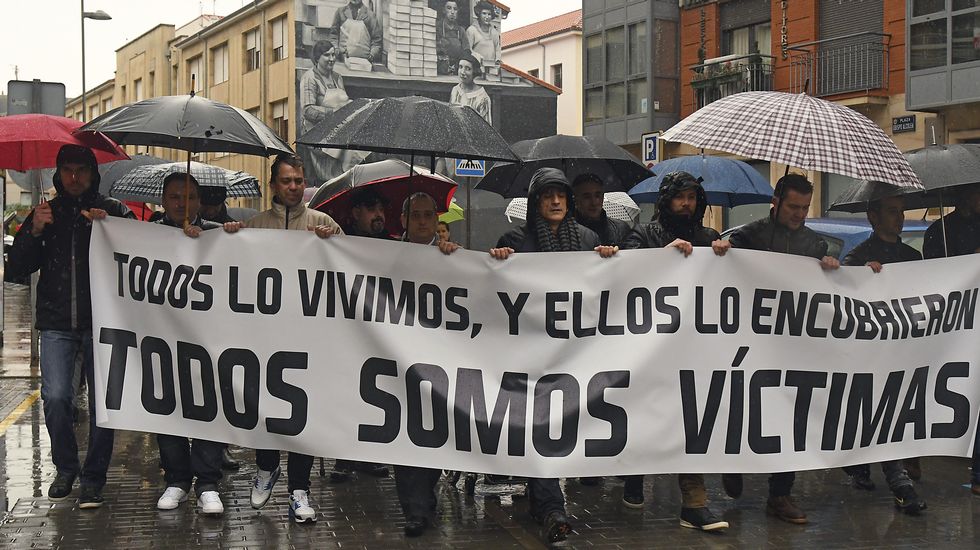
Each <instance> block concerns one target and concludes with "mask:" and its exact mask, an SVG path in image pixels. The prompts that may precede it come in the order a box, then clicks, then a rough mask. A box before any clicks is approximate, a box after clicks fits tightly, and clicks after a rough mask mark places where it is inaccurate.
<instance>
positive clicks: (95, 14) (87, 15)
mask: <svg viewBox="0 0 980 550" xmlns="http://www.w3.org/2000/svg"><path fill="white" fill-rule="evenodd" d="M81 2H82V122H88V105H86V104H85V20H86V19H95V20H96V21H108V20H109V19H112V17H111V16H110V15H109V14H108V13H106V12H104V11H102V10H97V11H85V0H81Z"/></svg>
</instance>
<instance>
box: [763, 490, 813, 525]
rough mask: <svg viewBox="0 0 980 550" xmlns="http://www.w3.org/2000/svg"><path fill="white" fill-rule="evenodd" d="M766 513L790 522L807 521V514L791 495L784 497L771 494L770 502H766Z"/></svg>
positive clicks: (800, 522)
mask: <svg viewBox="0 0 980 550" xmlns="http://www.w3.org/2000/svg"><path fill="white" fill-rule="evenodd" d="M766 513H767V514H770V515H773V516H776V517H777V518H779V519H781V520H783V521H785V522H788V523H796V524H803V523H806V522H807V519H806V514H804V513H803V510H800V508H799V507H798V506H797V505H796V503H795V502H793V497H791V496H789V495H787V496H784V497H774V496H770V497H769V502H768V503H766Z"/></svg>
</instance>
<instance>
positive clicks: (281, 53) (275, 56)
mask: <svg viewBox="0 0 980 550" xmlns="http://www.w3.org/2000/svg"><path fill="white" fill-rule="evenodd" d="M270 26H271V27H272V61H273V63H275V62H276V61H279V60H280V59H286V17H285V16H283V17H280V18H279V19H276V20H274V21H272V22H271V23H270Z"/></svg>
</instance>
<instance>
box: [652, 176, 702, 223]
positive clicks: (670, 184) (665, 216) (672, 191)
mask: <svg viewBox="0 0 980 550" xmlns="http://www.w3.org/2000/svg"><path fill="white" fill-rule="evenodd" d="M688 189H694V190H695V193H697V201H698V204H697V207H696V208H695V209H694V216H692V217H691V221H693V222H695V223H697V224H698V225H700V224H701V220H702V219H703V218H704V212H705V210H707V209H708V195H707V194H706V193H705V192H704V187H702V186H701V180H700V178H695V177H694V176H692V175H691V174H689V173H687V172H683V171H678V172H671V173H669V174H667V175H666V176H664V179H663V181H662V182H661V183H660V196H659V197H658V198H657V218H658V219H660V220H663V221H668V220H670V221H673V220H675V219H678V218H676V217H675V216H674V215H673V213H672V212H671V211H670V201H671V200H673V198H674V197H676V196H677V195H678V193H680V192H681V191H686V190H688Z"/></svg>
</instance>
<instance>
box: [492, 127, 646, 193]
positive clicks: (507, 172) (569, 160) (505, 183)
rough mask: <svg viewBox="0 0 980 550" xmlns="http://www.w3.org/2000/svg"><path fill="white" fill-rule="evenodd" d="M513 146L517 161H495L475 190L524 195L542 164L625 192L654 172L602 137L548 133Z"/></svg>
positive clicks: (606, 188)
mask: <svg viewBox="0 0 980 550" xmlns="http://www.w3.org/2000/svg"><path fill="white" fill-rule="evenodd" d="M513 149H514V152H515V153H517V156H518V157H520V159H521V162H520V163H510V162H495V163H494V165H493V167H492V168H491V169H490V171H489V172H487V175H486V177H484V178H483V179H482V180H481V181H480V183H478V184H477V185H476V188H477V189H483V190H485V191H492V192H494V193H497V194H498V195H502V196H504V197H507V198H514V197H526V196H527V188H528V185H529V184H530V182H531V176H532V175H533V174H534V172H535V171H536V170H537V169H538V168H545V167H550V168H558V169H559V170H562V171H563V172H565V175H566V177H568V179H569V181H571V180H573V179H575V177H577V176H578V175H580V174H585V173H592V174H595V175H597V176H599V178H600V179H602V181H603V182H604V184H605V190H606V191H629V190H630V188H632V187H633V186H634V185H636V184H637V183H639V182H640V181H642V180H645V179H647V178H649V177H651V176H653V175H654V174H653V172H651V171H650V170H648V169H647V168H646V167H645V166H643V164H642V163H640V161H639V160H637V159H636V157H634V156H633V155H631V154H629V153H628V152H626V151H625V150H623V148H621V147H619V146H618V145H616V144H615V143H613V142H611V141H609V140H607V139H606V138H603V137H597V136H564V135H557V136H549V137H546V138H541V139H530V140H526V141H519V142H517V143H515V144H514V145H513Z"/></svg>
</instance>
